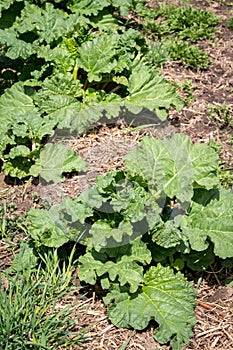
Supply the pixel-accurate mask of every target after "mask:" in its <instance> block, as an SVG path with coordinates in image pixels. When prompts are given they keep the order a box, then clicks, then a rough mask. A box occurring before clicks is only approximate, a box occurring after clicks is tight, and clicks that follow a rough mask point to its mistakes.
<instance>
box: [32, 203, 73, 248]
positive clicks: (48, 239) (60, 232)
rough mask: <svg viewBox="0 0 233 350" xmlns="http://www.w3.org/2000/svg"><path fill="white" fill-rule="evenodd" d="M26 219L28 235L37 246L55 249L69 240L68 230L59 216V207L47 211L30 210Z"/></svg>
mask: <svg viewBox="0 0 233 350" xmlns="http://www.w3.org/2000/svg"><path fill="white" fill-rule="evenodd" d="M27 218H28V231H29V234H30V236H31V237H32V238H33V240H34V241H35V244H36V245H37V246H41V245H44V246H46V247H56V248H57V247H61V246H62V245H63V244H65V243H66V242H68V241H69V240H70V237H69V234H68V232H69V228H68V227H67V223H66V222H65V221H63V220H62V218H61V216H60V210H59V206H54V207H51V209H50V210H49V211H48V210H36V209H35V208H31V209H30V211H29V213H28V216H27Z"/></svg>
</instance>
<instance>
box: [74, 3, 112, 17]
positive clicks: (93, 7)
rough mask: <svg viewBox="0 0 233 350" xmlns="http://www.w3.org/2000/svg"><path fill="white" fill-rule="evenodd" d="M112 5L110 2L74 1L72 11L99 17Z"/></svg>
mask: <svg viewBox="0 0 233 350" xmlns="http://www.w3.org/2000/svg"><path fill="white" fill-rule="evenodd" d="M109 5H110V0H94V1H93V0H81V1H74V4H73V5H71V6H70V8H71V10H72V11H75V12H77V13H80V14H83V15H86V16H90V15H95V16H96V15H97V14H98V13H99V12H100V11H101V10H103V8H104V7H106V6H109Z"/></svg>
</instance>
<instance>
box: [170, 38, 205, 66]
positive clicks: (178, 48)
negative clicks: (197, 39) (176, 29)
mask: <svg viewBox="0 0 233 350" xmlns="http://www.w3.org/2000/svg"><path fill="white" fill-rule="evenodd" d="M169 53H170V58H171V59H172V60H174V61H178V62H181V63H182V64H183V65H184V66H185V67H186V68H188V67H191V68H195V69H208V67H209V65H210V62H211V61H210V59H209V57H208V56H207V54H206V53H205V52H204V51H202V50H200V49H199V48H198V47H197V46H195V45H191V44H189V43H188V42H185V41H183V40H180V39H176V40H174V41H172V42H170V50H169Z"/></svg>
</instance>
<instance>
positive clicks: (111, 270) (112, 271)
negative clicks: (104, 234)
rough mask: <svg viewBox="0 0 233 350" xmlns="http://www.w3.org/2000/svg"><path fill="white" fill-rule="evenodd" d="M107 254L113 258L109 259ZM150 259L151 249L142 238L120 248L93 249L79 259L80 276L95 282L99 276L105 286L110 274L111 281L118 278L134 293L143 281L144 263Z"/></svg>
mask: <svg viewBox="0 0 233 350" xmlns="http://www.w3.org/2000/svg"><path fill="white" fill-rule="evenodd" d="M107 256H110V257H111V260H109V259H108V260H107ZM150 260H151V255H150V251H149V250H148V249H147V247H146V245H145V243H143V242H141V240H140V239H136V240H135V241H133V242H132V243H131V244H127V245H125V246H120V247H118V248H105V249H101V250H100V251H99V252H96V251H95V250H94V249H92V251H91V252H87V253H86V254H85V255H83V256H81V257H80V259H79V262H80V263H81V266H80V268H79V278H80V279H81V280H84V281H85V282H87V283H91V284H94V283H95V282H96V280H97V276H99V277H101V283H102V281H103V283H104V284H103V288H104V285H105V283H106V278H105V276H106V275H108V276H109V280H110V281H111V282H115V281H116V280H118V281H119V283H120V285H121V286H124V285H129V288H130V291H131V292H132V293H134V292H136V291H137V289H138V286H139V284H140V283H142V282H143V266H142V264H144V265H145V264H146V263H149V262H150ZM138 263H141V264H140V265H139V264H138Z"/></svg>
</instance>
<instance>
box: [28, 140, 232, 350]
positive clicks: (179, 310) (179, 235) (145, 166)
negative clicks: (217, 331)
mask: <svg viewBox="0 0 233 350" xmlns="http://www.w3.org/2000/svg"><path fill="white" fill-rule="evenodd" d="M138 159H140V162H138ZM217 170H218V155H217V153H216V152H215V151H214V150H213V149H212V148H211V147H209V146H207V145H205V144H199V143H198V144H192V143H191V141H190V140H189V138H188V137H187V136H185V135H184V134H174V135H173V136H172V138H171V139H167V140H165V141H161V140H157V139H152V138H149V137H145V138H144V139H143V140H142V142H141V144H140V145H139V146H138V147H136V148H135V149H133V150H132V151H130V152H129V153H128V154H127V155H126V157H125V163H124V168H123V169H121V170H118V171H115V172H108V173H107V174H106V175H99V176H97V178H96V185H95V186H93V187H91V188H90V189H88V190H86V191H84V192H83V193H82V194H81V195H79V196H78V197H76V198H74V199H70V198H69V197H64V198H63V201H62V203H61V204H56V205H54V206H51V207H50V209H49V210H45V209H43V210H37V209H35V208H32V209H31V210H30V211H29V213H28V218H27V220H28V230H29V233H30V237H31V240H32V242H34V245H35V246H36V247H37V249H40V247H44V246H48V247H61V246H63V245H64V244H65V243H67V242H70V241H75V242H77V243H79V244H80V245H82V246H84V247H86V248H85V249H86V252H85V253H84V254H82V255H81V256H80V257H79V264H80V266H79V278H80V280H82V281H84V282H85V283H89V284H91V285H95V284H96V283H100V285H101V287H102V288H103V290H105V292H106V296H105V297H104V302H105V304H106V306H107V308H108V316H109V319H110V320H111V322H112V323H113V324H115V325H116V326H117V327H129V328H134V329H136V330H142V329H145V328H146V327H147V326H148V324H149V323H150V322H152V323H153V325H154V337H155V339H156V340H157V341H158V342H159V343H161V344H165V343H168V342H170V344H171V346H172V348H173V349H177V350H179V349H182V348H183V347H184V346H185V345H186V344H187V343H188V341H189V338H190V337H191V335H192V328H193V327H194V325H195V313H194V307H195V305H196V303H195V296H196V290H195V288H194V286H193V283H192V282H190V281H187V279H186V277H185V271H186V270H187V269H191V270H197V271H202V270H205V269H206V268H207V267H208V266H209V265H210V264H211V263H212V262H213V261H214V260H215V258H216V257H218V259H221V260H222V261H223V262H224V261H225V259H227V258H228V259H232V258H233V254H232V252H233V239H232V232H233V216H232V207H233V194H232V192H231V191H230V190H226V189H224V188H221V187H220V184H219V179H218V177H217V175H216V174H217ZM45 217H46V220H45ZM220 217H221V219H220Z"/></svg>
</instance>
